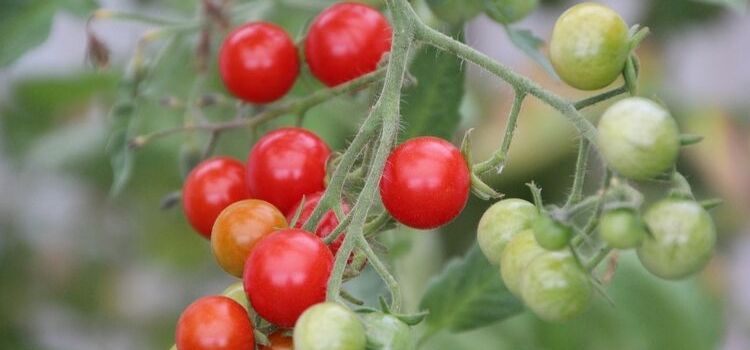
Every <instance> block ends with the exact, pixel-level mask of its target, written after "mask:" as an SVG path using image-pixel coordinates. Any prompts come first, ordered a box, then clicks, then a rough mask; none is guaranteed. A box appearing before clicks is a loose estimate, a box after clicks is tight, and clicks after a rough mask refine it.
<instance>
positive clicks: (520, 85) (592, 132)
mask: <svg viewBox="0 0 750 350" xmlns="http://www.w3.org/2000/svg"><path fill="white" fill-rule="evenodd" d="M396 1H399V2H405V1H406V0H396ZM412 12H413V11H412ZM410 19H411V20H412V21H413V22H414V25H415V29H416V37H417V39H419V40H422V41H424V42H426V43H428V44H430V45H432V46H435V47H437V48H439V49H442V50H445V51H448V52H451V53H453V54H455V55H456V56H458V57H460V58H462V59H464V60H466V61H469V62H472V63H474V64H476V65H478V66H480V67H481V68H483V69H485V70H487V71H488V72H490V73H492V74H494V75H497V76H498V77H500V78H501V79H503V80H505V81H506V82H508V83H509V84H511V85H512V86H513V87H514V88H515V89H516V90H520V91H525V92H527V93H529V94H530V95H533V96H535V97H536V98H538V99H539V100H541V101H543V102H545V103H546V104H548V105H550V106H551V107H552V108H554V109H556V110H558V111H560V112H561V113H562V114H563V116H564V117H566V118H567V119H568V120H569V121H570V122H572V123H573V125H574V126H575V127H576V128H577V129H578V131H579V132H580V134H581V135H582V136H583V137H585V138H587V139H588V140H589V142H591V143H592V144H594V145H596V144H597V141H596V128H594V126H593V125H592V124H591V122H589V121H588V120H587V119H586V118H584V117H583V116H582V115H581V114H580V113H579V112H578V110H577V109H576V108H575V107H574V106H573V104H572V103H570V102H569V101H567V100H565V99H564V98H562V97H560V96H558V95H556V94H554V93H553V92H551V91H549V90H546V89H544V88H543V87H541V86H540V85H539V84H537V83H536V82H534V81H532V80H530V79H528V78H526V77H524V76H522V75H519V74H518V73H516V72H514V71H513V70H511V69H510V68H509V67H507V66H505V65H503V64H502V63H500V62H497V61H495V60H493V59H492V58H490V57H489V56H487V55H485V54H483V53H481V52H479V51H477V50H476V49H474V48H472V47H471V46H468V45H466V44H464V43H462V42H459V41H457V40H455V39H453V38H451V37H449V36H447V35H445V34H443V33H441V32H439V31H437V30H435V29H432V28H430V27H429V26H427V25H426V24H424V23H423V22H422V21H421V20H420V19H419V17H417V15H416V14H414V15H413V16H412V17H411V18H410Z"/></svg>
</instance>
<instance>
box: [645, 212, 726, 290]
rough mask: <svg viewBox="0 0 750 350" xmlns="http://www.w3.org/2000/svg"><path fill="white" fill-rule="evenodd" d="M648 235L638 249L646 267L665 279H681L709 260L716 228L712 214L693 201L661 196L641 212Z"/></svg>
mask: <svg viewBox="0 0 750 350" xmlns="http://www.w3.org/2000/svg"><path fill="white" fill-rule="evenodd" d="M644 220H645V221H646V225H647V226H648V229H649V231H650V232H651V234H650V235H648V236H646V239H645V240H644V241H643V245H641V247H640V248H639V249H638V258H639V259H640V260H641V263H642V264H643V266H644V267H646V269H647V270H649V271H650V272H651V273H653V274H654V275H656V276H658V277H661V278H664V279H670V280H672V279H680V278H684V277H687V276H689V275H691V274H693V273H695V272H698V271H699V270H701V269H702V268H703V267H704V266H706V264H707V263H708V261H709V260H710V259H711V256H712V255H713V251H714V245H715V244H716V229H715V228H714V223H713V220H711V216H710V215H709V214H708V212H706V210H705V209H703V207H702V206H701V205H700V204H699V203H697V202H695V201H692V200H685V199H664V200H661V201H659V202H658V203H656V204H654V205H653V206H652V207H651V208H649V210H648V211H647V212H646V214H645V215H644Z"/></svg>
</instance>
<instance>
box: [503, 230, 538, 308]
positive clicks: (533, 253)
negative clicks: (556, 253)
mask: <svg viewBox="0 0 750 350" xmlns="http://www.w3.org/2000/svg"><path fill="white" fill-rule="evenodd" d="M544 252H546V250H545V249H544V248H542V247H541V246H539V244H538V243H537V242H536V238H534V231H532V230H524V231H521V232H519V233H518V234H516V235H515V236H514V237H513V238H512V239H511V240H510V242H508V245H507V246H505V252H504V253H503V258H502V260H501V261H500V275H501V276H502V277H503V282H505V286H506V287H507V288H508V290H509V291H510V292H511V293H513V294H514V295H515V296H517V297H520V296H521V278H522V277H523V274H524V271H526V267H527V266H528V265H529V264H530V263H531V261H532V260H534V258H536V257H537V256H538V255H539V254H542V253H544Z"/></svg>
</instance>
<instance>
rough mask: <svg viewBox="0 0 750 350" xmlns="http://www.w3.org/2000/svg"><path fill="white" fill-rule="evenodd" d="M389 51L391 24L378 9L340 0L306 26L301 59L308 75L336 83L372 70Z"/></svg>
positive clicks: (327, 82)
mask: <svg viewBox="0 0 750 350" xmlns="http://www.w3.org/2000/svg"><path fill="white" fill-rule="evenodd" d="M390 50H391V25H390V24H389V23H388V20H387V19H385V17H383V15H382V14H380V12H378V11H376V10H375V9H373V8H370V7H368V6H366V5H363V4H357V3H351V2H342V3H338V4H335V5H333V6H331V7H329V8H327V9H325V10H324V11H323V12H321V13H320V14H319V15H318V17H316V18H315V20H314V21H313V22H312V24H311V25H310V30H309V31H308V33H307V38H306V39H305V58H306V60H307V64H308V65H309V66H310V70H311V71H312V74H313V75H314V76H315V77H316V78H318V79H319V80H320V81H321V82H323V83H324V84H326V85H328V86H336V85H338V84H341V83H343V82H346V81H349V80H352V79H354V78H357V77H359V76H362V75H364V74H366V73H369V72H372V71H374V70H375V69H376V68H377V66H378V62H380V59H381V57H383V54H385V53H386V52H388V51H390Z"/></svg>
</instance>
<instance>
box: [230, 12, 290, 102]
mask: <svg viewBox="0 0 750 350" xmlns="http://www.w3.org/2000/svg"><path fill="white" fill-rule="evenodd" d="M219 70H220V73H221V78H222V80H223V81H224V85H225V86H226V87H227V89H228V90H229V91H230V92H231V93H232V94H234V95H235V96H237V97H238V98H240V99H242V100H244V101H247V102H250V103H268V102H272V101H275V100H277V99H279V98H281V97H282V96H284V95H285V94H286V93H287V92H288V91H289V89H291V88H292V85H294V81H295V80H296V79H297V75H298V74H299V58H298V56H297V48H296V47H295V46H294V42H293V41H292V39H291V38H290V37H289V35H287V33H286V32H285V31H284V29H282V28H280V27H278V26H276V25H275V24H271V23H266V22H255V23H248V24H245V25H243V26H241V27H239V28H237V29H235V30H234V31H232V32H231V33H229V35H228V36H227V38H226V39H225V40H224V44H223V45H222V47H221V51H220V52H219Z"/></svg>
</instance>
